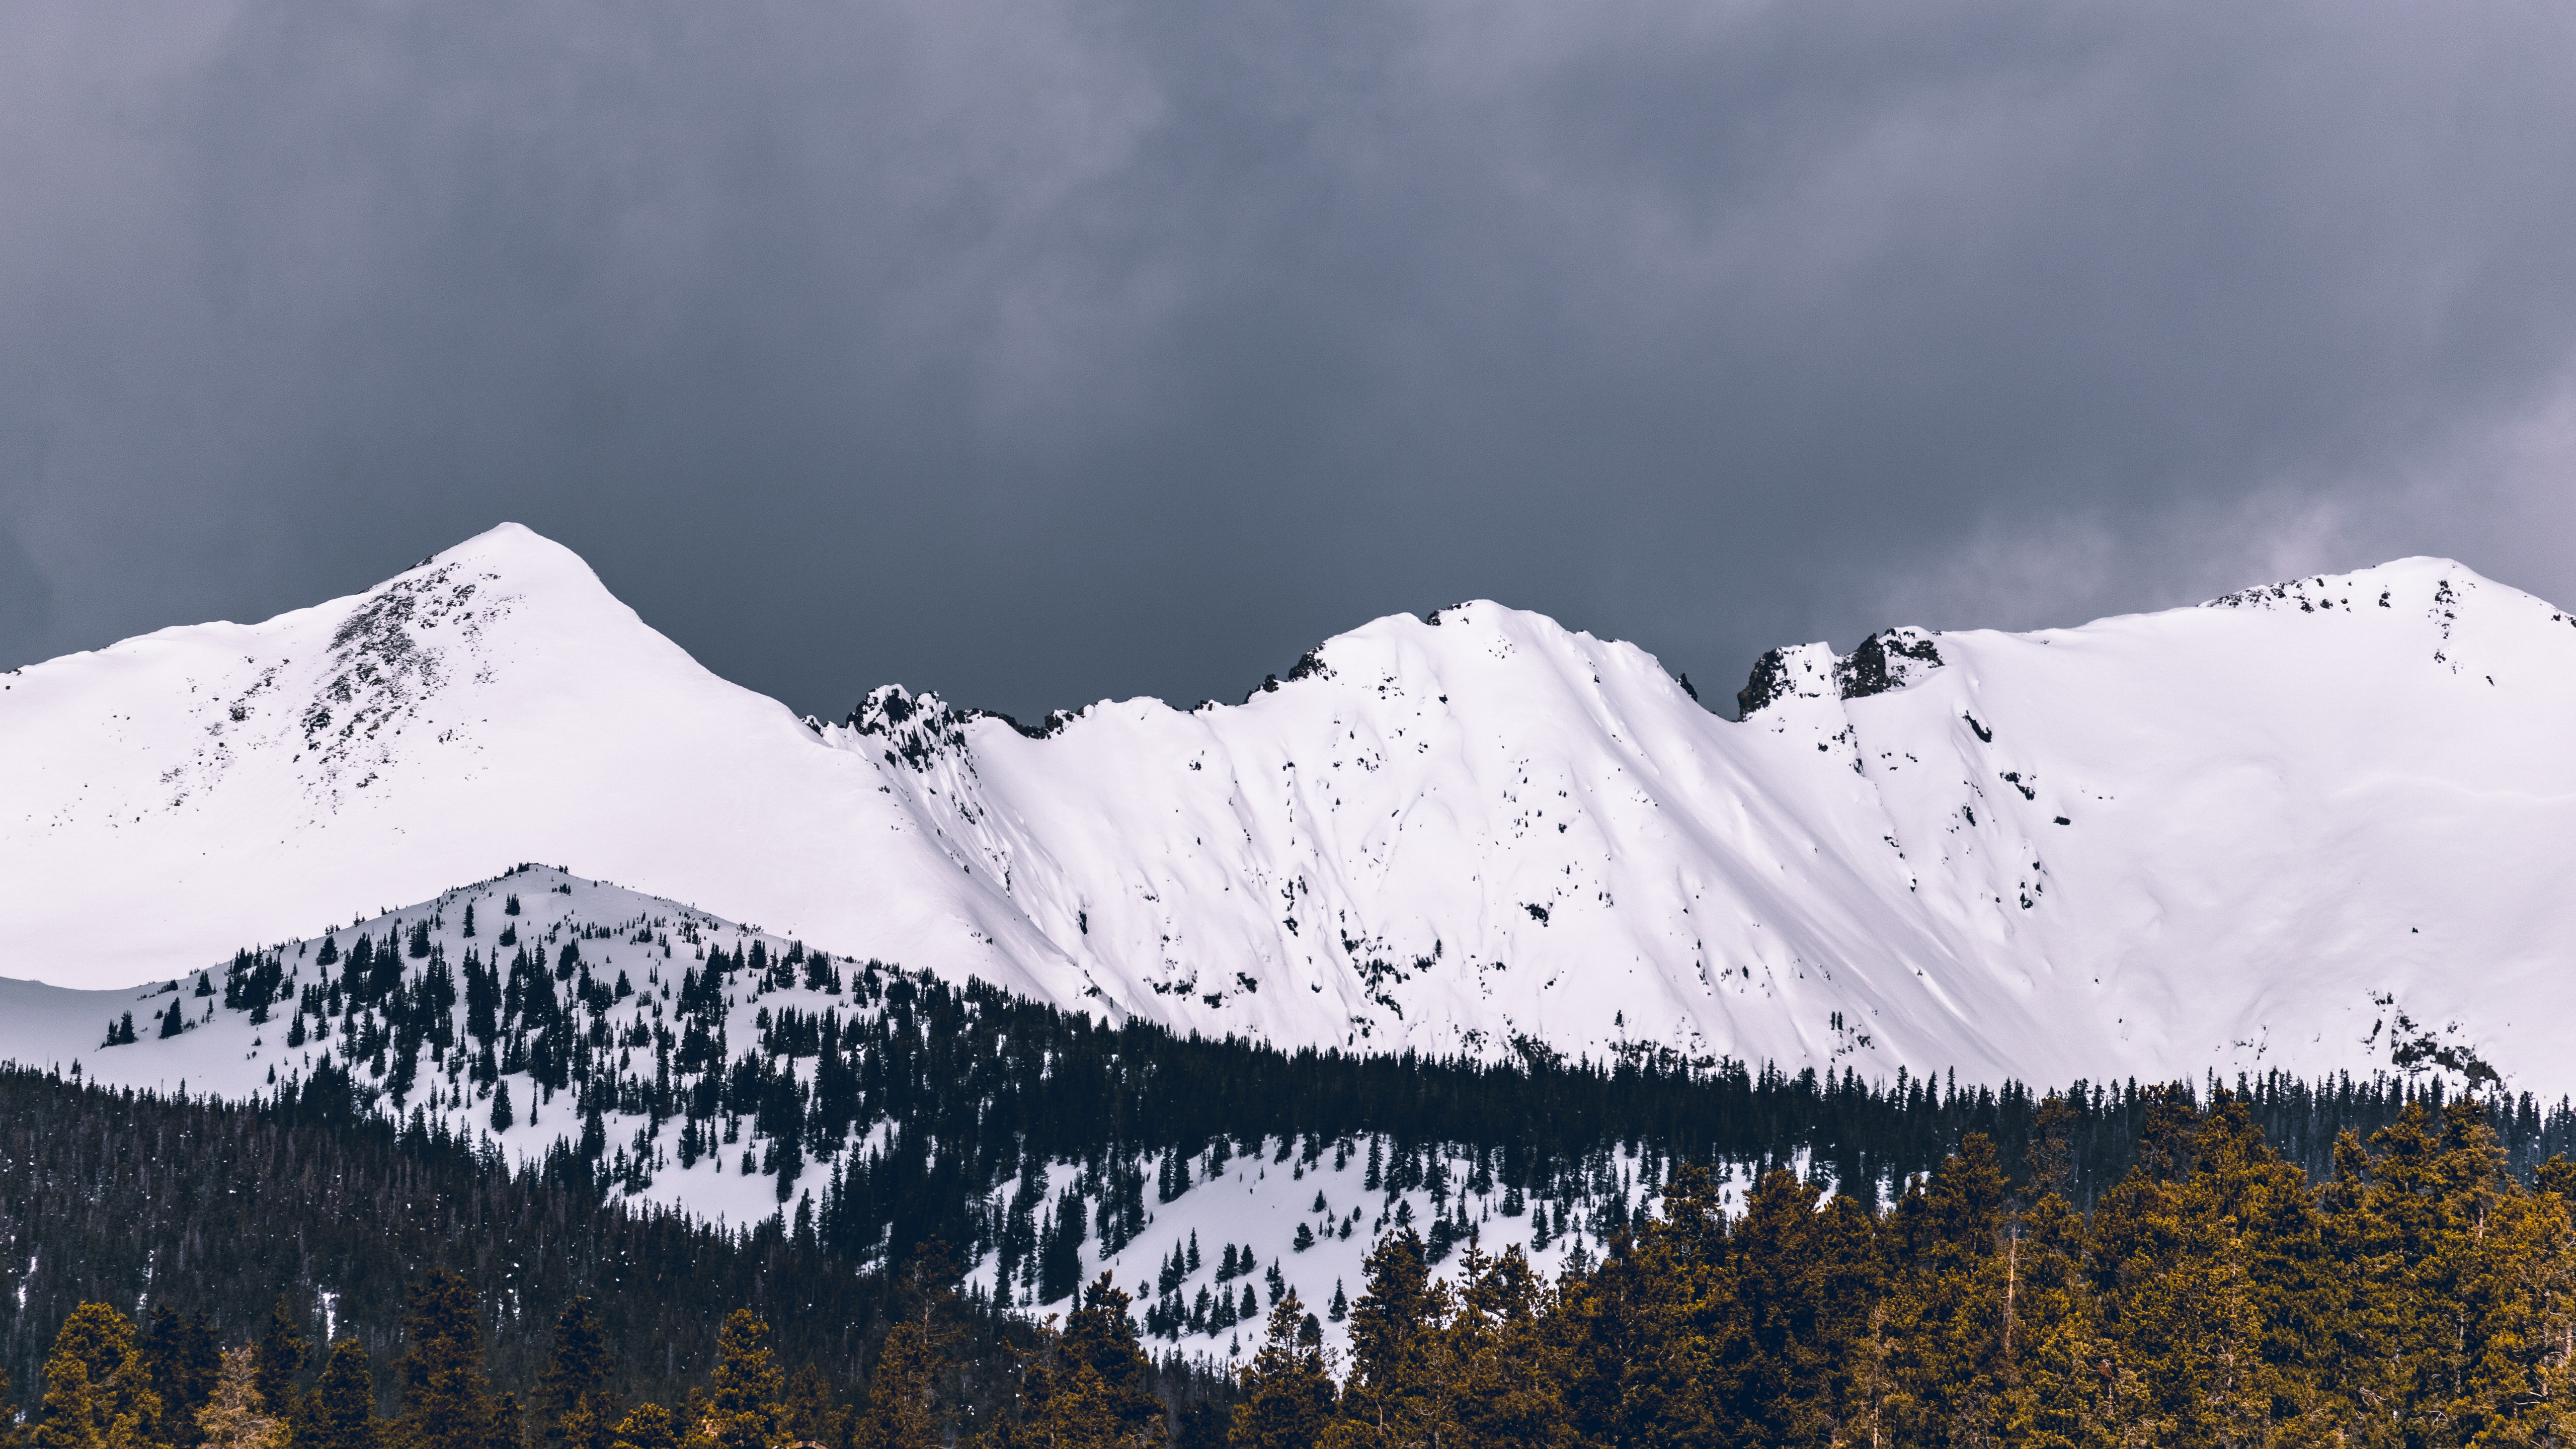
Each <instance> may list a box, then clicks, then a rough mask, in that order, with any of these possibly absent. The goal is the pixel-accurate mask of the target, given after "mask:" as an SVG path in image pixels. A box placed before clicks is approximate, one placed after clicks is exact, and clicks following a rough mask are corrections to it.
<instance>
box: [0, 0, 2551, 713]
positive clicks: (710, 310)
mask: <svg viewBox="0 0 2576 1449" xmlns="http://www.w3.org/2000/svg"><path fill="white" fill-rule="evenodd" d="M2571 469H2576V7H2570V6H2568V5H2566V4H2564V3H2563V0H2549V3H2531V4H2520V3H2514V0H2481V3H2480V4H2478V5H2475V6H2432V5H2426V4H2422V3H2406V4H2374V3H2368V0H2331V3H2319V4H2311V5H2298V4H2265V3H2254V4H2248V3H2244V0H2224V3H2210V4H2191V3H2175V4H2109V5H2084V4H2067V3H2064V0H2045V3H2038V0H2034V3H2011V0H1883V3H1874V4H1844V3H1834V0H1796V3H1783V4H1776V5H1774V4H1737V3H1664V0H1236V3H1227V4H1220V5H1206V4H1191V3H1181V0H1163V3H1134V0H855V3H844V0H804V3H757V0H728V3H724V4H715V5H710V4H706V3H703V0H685V3H683V0H669V3H665V0H420V3H411V0H348V3H332V4H322V5H315V4H233V3H196V4H189V3H174V0H152V3H149V4H133V5H129V4H120V3H114V0H63V3H53V0H15V3H12V4H10V5H8V6H6V7H0V665H11V664H19V663H25V662H28V661H31V660H35V659H39V658H44V657H47V656H50V655H53V654H56V653H60V652H64V651H67V650H71V649H78V648H88V647H94V646H97V645H100V644H104V643H107V642H109V641H111V640H114V639H116V638H119V637H121V636H124V635H127V634H132V633H136V632H140V631H143V630H147V629H151V628H156V627H159V626H162V625H165V624H171V623H182V622H192V621H196V620H201V619H208V618H236V619H252V618H262V617H266V616H267V615H269V614H272V613H274V612H277V611H279V610H282V609H287V608H291V607H296V606H299V605H302V604H306V603H310V602H314V601H317V600H319V599H322V598H325V597H328V596H331V595H334V594H340V593H346V592H349V591H352V590H355V589H358V588H362V587H364V586H365V585H367V584H369V583H371V582H373V581H374V580H376V579H378V578H381V577H383V576H384V575H386V574H388V573H391V572H394V571H396V570H398V569H400V568H402V567H405V566H407V565H409V564H411V563H413V562H415V561H417V560H418V559H419V558H420V557H421V556H423V555H424V554H427V553H430V552H432V551H434V550H436V549H439V548H443V547H445V546H447V545H448V544H450V543H453V542H455V541H457V540H458V539H460V538H463V537H465V536H467V535H470V534H472V533H475V532H478V531H480V530H482V529H484V528H487V527H489V526H491V525H492V524H493V523H495V522H498V521H500V520H503V519H516V520H519V521H521V522H523V523H526V524H528V525H530V526H531V527H534V528H536V529H538V530H539V531H541V532H544V533H546V534H548V535H551V536H552V537H554V538H557V539H559V540H561V541H563V542H564V543H566V544H568V545H570V546H571V547H573V548H574V549H576V550H578V551H579V552H581V553H582V554H583V555H584V556H585V557H587V558H588V559H589V560H590V561H591V563H592V565H593V566H594V567H595V568H597V569H598V571H599V572H600V574H601V575H602V576H603V577H604V578H605V579H606V581H607V582H608V584H609V586H610V587H611V588H612V589H614V590H615V591H616V592H617V593H618V594H619V595H621V596H622V597H624V598H625V599H626V600H627V601H628V602H629V603H631V604H633V605H634V606H635V607H636V608H637V609H638V610H639V611H640V612H641V613H642V614H643V615H644V617H645V618H646V619H647V620H648V621H650V622H651V623H653V624H654V625H656V626H658V627H659V628H661V629H662V630H663V631H664V632H666V633H668V634H670V635H671V636H672V637H674V638H675V639H677V640H678V641H679V642H680V643H682V644H683V645H685V646H686V647H688V648H689V649H690V650H691V651H693V652H694V653H695V654H696V655H697V656H698V657H699V658H700V659H701V660H702V661H704V662H705V663H706V664H707V665H708V666H709V667H711V668H713V669H715V670H717V671H718V672H720V673H722V674H725V675H727V676H729V677H731V678H733V679H736V680H739V681H741V682H743V683H745V684H748V685H751V686H753V687H755V688H758V689H761V690H764V691H767V692H769V693H771V694H774V695H777V696H779V697H780V698H782V699H784V700H786V701H787V702H788V703H790V704H792V705H794V706H795V707H797V708H799V709H803V710H813V711H817V712H824V713H831V714H834V715H837V714H838V713H839V712H840V711H842V710H845V709H846V708H847V707H848V705H849V704H850V702H851V701H852V700H854V699H855V698H856V697H857V696H858V694H859V693H860V692H861V691H863V690H864V689H865V688H866V687H867V686H869V685H871V684H874V683H879V682H884V681H889V680H901V681H903V682H905V683H908V684H911V685H913V686H915V687H930V688H936V689H938V690H940V691H941V692H942V693H945V694H947V695H949V696H951V697H952V698H955V699H957V700H959V701H961V702H964V703H969V704H978V705H985V706H989V707H994V708H1002V709H1009V710H1013V711H1015V712H1018V713H1021V714H1022V715H1024V716H1026V715H1030V714H1035V713H1040V712H1043V711H1044V710H1046V709H1047V708H1049V707H1054V706H1070V705H1078V704H1080V703H1083V702H1085V701H1088V700H1092V699H1097V698H1101V697H1104V696H1117V697H1123V696H1126V695H1131V694H1138V693H1149V694H1157V695H1162V696H1164V697H1166V698H1169V699H1172V700H1174V701H1175V702H1177V703H1186V702H1188V701H1190V700H1194V699H1197V698H1199V697H1201V696H1208V695H1214V696H1220V697H1224V698H1227V699H1233V698H1239V697H1240V696H1241V695H1242V693H1243V691H1244V690H1245V689H1246V688H1247V687H1249V686H1250V685H1252V684H1253V683H1255V682H1257V681H1258V680H1259V678H1260V676H1261V675H1262V674H1263V673H1264V672H1266V671H1270V670H1279V669H1283V668H1284V667H1285V666H1286V665H1287V664H1288V663H1289V662H1291V661H1292V660H1294V659H1295V657H1296V656H1297V654H1298V652H1299V651H1300V650H1302V649H1303V648H1305V647H1307V646H1308V645H1311V644H1312V643H1314V642H1315V641H1316V640H1318V639H1321V638H1323V637H1325V636H1326V635H1329V634H1332V633H1335V632H1338V631H1340V630H1343V629H1346V628H1350V627H1353V626H1355V625H1357V624H1359V623H1361V622H1363V621H1365V620H1367V619H1369V618H1372V617H1374V616H1377V615H1380V614H1384V613H1389V612H1393V611H1397V610H1410V611H1413V612H1417V613H1419V612H1422V611H1424V610H1427V609H1430V608H1434V607H1437V606H1440V605H1443V604H1447V603H1450V602H1453V601H1456V600H1459V599H1462V598H1468V597H1479V596H1482V597H1492V598H1497V599H1501V600H1503V601H1505V602H1508V603H1512V604H1516V605H1519V606H1522V607H1526V608H1534V609H1539V610H1543V611H1546V612H1548V613H1550V614H1553V615H1555V616H1556V617H1558V618H1560V619H1562V620H1564V621H1565V622H1566V623H1568V624H1570V625H1573V626H1576V627H1579V628H1584V629H1588V630H1590V631H1592V632H1593V633H1596V634H1602V635H1609V636H1616V637H1621V638H1627V639H1632V640H1635V641H1637V642H1639V643H1641V644H1643V645H1645V646H1646V647H1648V648H1650V649H1652V650H1654V651H1655V652H1656V653H1657V654H1659V655H1661V656H1662V657H1663V659H1664V660H1665V662H1666V664H1667V665H1668V666H1669V667H1671V668H1674V669H1677V670H1687V671H1689V672H1690V673H1691V674H1692V676H1693V679H1694V680H1695V681H1696V682H1698V683H1699V684H1701V685H1702V687H1703V693H1704V694H1706V695H1708V696H1709V697H1710V699H1711V701H1712V703H1714V702H1716V701H1717V700H1718V699H1719V698H1721V697H1723V696H1725V695H1727V694H1731V692H1732V690H1733V689H1734V688H1735V687H1736V686H1737V685H1738V684H1740V683H1741V682H1742V679H1743V674H1744V671H1745V669H1746V667H1747V665H1749V663H1750V662H1751V660H1752V658H1753V656H1754V655H1755V654H1756V653H1758V652H1759V651H1760V650H1762V649H1764V648H1766V647H1769V646H1771V645H1773V644H1777V643H1784V642H1791V641H1797V640H1805V639H1815V638H1828V639H1831V640H1833V641H1834V642H1835V643H1836V644H1837V645H1838V646H1840V647H1845V648H1847V647H1849V645H1850V644H1851V643H1852V642H1853V641H1855V640H1856V639H1857V638H1858V637H1860V636H1861V635H1862V634H1864V633H1865V632H1867V631H1868V630H1870V629H1872V628H1875V627H1878V626H1880V625H1884V624H1889V623H1898V622H1908V623H1920V624H1925V625H1930V626H1933V627H1944V628H1955V627H1971V626H1980V625H1991V626H2007V627H2031V626H2037V625H2043V624H2061V623H2075V622H2080V621H2082V620H2084V619H2087V618H2091V617H2095V616H2098V615H2101V614H2105V613H2115V612H2123V611H2128V610H2133V609H2143V608H2153V607H2162V606H2167V605H2172V604H2176V603H2185V602H2191V601H2195V600H2198V599H2201V598H2204V597H2207V596H2209V595H2211V594H2214V593H2217V592H2222V591H2224V590H2226V589H2229V588H2233V587H2237V586H2240V585H2244V584H2249V583H2255V582H2260V581H2267V580H2270V579H2273V578H2277V577H2284V576H2288V575H2291V574H2297V573H2304V572H2316V571H2320V570H2334V569H2341V568H2349V567H2354V566H2359V565H2364V564H2369V563H2373V562H2377V561H2380V560H2382V559H2384V558H2388V557H2394V556H2398V555H2402V554H2409V553H2446V554H2450V555H2453V556H2455V557H2458V558H2460V559H2462V560H2464V561H2465V562H2467V563H2468V564H2469V565H2471V566H2472V567H2474V568H2476V569H2478V570H2479V571H2481V572H2484V573H2486V574H2488V575H2490V576H2493V577H2496V578H2499V579H2502V580H2504V581H2506V582H2509V583H2513V584H2517V585H2520V586H2522V587H2524V588H2528V589H2531V590H2534V591H2535V592H2539V593H2542V594H2545V595H2550V596H2552V597H2554V598H2556V599H2559V600H2561V601H2565V602H2571V603H2576V547H2572V546H2571V543H2570V539H2571V535H2576V487H2571ZM1712 686H1714V687H1712Z"/></svg>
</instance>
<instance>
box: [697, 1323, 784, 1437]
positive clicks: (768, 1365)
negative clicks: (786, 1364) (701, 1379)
mask: <svg viewBox="0 0 2576 1449" xmlns="http://www.w3.org/2000/svg"><path fill="white" fill-rule="evenodd" d="M768 1337H769V1325H768V1324H766V1323H763V1322H761V1321H760V1318H759V1316H758V1315H757V1314H754V1313H753V1312H752V1311H751V1310H750V1309H748V1308H737V1309H735V1310H734V1311H733V1312H732V1313H731V1314H729V1315H727V1316H726V1318H725V1321H724V1327H723V1328H722V1329H721V1330H719V1331H718V1332H717V1334H716V1371H715V1375H714V1380H713V1382H712V1383H711V1384H710V1385H709V1387H708V1392H707V1396H706V1412H705V1414H704V1416H703V1417H701V1418H699V1419H697V1420H696V1421H695V1422H693V1423H691V1424H690V1425H689V1434H688V1439H687V1444H688V1449H771V1446H772V1445H773V1444H775V1443H776V1442H777V1440H778V1412H779V1404H778V1394H779V1389H780V1387H781V1385H780V1381H779V1374H778V1365H777V1363H776V1361H775V1360H774V1359H773V1358H772V1357H771V1354H770V1351H769V1347H768V1345H767V1343H766V1340H767V1339H768Z"/></svg>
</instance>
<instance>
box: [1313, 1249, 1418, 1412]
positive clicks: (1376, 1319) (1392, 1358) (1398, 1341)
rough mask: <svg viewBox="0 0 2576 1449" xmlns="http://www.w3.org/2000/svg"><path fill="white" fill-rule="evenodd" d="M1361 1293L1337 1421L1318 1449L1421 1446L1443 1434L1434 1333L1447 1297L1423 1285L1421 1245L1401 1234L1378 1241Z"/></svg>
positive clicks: (1354, 1312) (1353, 1309) (1355, 1307)
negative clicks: (1347, 1378)
mask: <svg viewBox="0 0 2576 1449" xmlns="http://www.w3.org/2000/svg"><path fill="white" fill-rule="evenodd" d="M1366 1266H1367V1269H1368V1286H1367V1288H1366V1290H1365V1291H1363V1292H1362V1293H1361V1294H1360V1298H1359V1301H1358V1302H1356V1303H1354V1304H1352V1305H1351V1317H1350V1323H1351V1371H1350V1378H1349V1380H1348V1381H1347V1382H1346V1383H1345V1384H1344V1385H1343V1388H1342V1417H1341V1418H1340V1419H1339V1420H1338V1421H1336V1422H1335V1423H1334V1424H1333V1425H1332V1427H1331V1428H1329V1429H1327V1430H1326V1431H1325V1434H1324V1438H1323V1443H1324V1445H1325V1446H1326V1449H1397V1446H1402V1445H1413V1444H1429V1443H1431V1442H1432V1441H1433V1439H1434V1436H1436V1435H1440V1434H1441V1432H1442V1430H1444V1429H1446V1428H1448V1427H1449V1425H1448V1424H1447V1422H1446V1419H1447V1416H1446V1412H1445V1411H1446V1408H1447V1402H1446V1400H1447V1386H1446V1385H1445V1384H1444V1383H1443V1382H1442V1380H1441V1375H1440V1369H1441V1363H1440V1358H1439V1353H1438V1348H1439V1344H1438V1338H1437V1330H1438V1329H1439V1327H1440V1325H1441V1323H1442V1322H1443V1321H1444V1320H1445V1319H1446V1318H1447V1312H1446V1299H1447V1292H1448V1290H1447V1289H1446V1288H1445V1287H1444V1286H1443V1285H1440V1284H1438V1283H1435V1282H1433V1281H1432V1279H1431V1274H1430V1270H1429V1269H1428V1267H1427V1266H1426V1265H1425V1264H1424V1262H1423V1258H1422V1239H1421V1237H1420V1236H1419V1235H1417V1234H1416V1233H1415V1232H1414V1231H1413V1230H1412V1229H1411V1228H1401V1229H1398V1230H1396V1231H1395V1232H1391V1233H1389V1234H1387V1235H1386V1236H1385V1237H1383V1238H1380V1239H1379V1240H1378V1244H1377V1246H1376V1247H1375V1248H1374V1249H1372V1250H1370V1252H1369V1255H1368V1259H1367V1263H1366Z"/></svg>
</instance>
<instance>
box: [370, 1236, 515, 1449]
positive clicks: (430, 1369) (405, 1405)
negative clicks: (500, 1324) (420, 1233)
mask: <svg viewBox="0 0 2576 1449" xmlns="http://www.w3.org/2000/svg"><path fill="white" fill-rule="evenodd" d="M480 1312H481V1303H480V1300H479V1299H478V1298H477V1296H476V1295H475V1292H474V1290H473V1288H472V1287H470V1286H468V1285H467V1283H466V1281H465V1280H464V1279H463V1278H460V1277H458V1276H457V1275H456V1274H455V1273H453V1272H450V1271H449V1270H447V1269H444V1268H440V1269H435V1270H432V1271H431V1272H430V1273H429V1274H428V1275H427V1276H425V1277H423V1278H422V1279H420V1280H419V1281H418V1282H416V1283H414V1284H413V1285H412V1289H411V1302H410V1304H409V1308H408V1311H407V1312H406V1313H405V1314H404V1316H403V1341H404V1347H403V1355H402V1358H401V1359H400V1360H399V1361H398V1362H397V1363H396V1365H395V1376H396V1378H397V1380H398V1381H399V1383H400V1385H401V1407H400V1408H399V1409H398V1410H397V1412H396V1413H395V1415H394V1419H393V1423H392V1425H391V1426H390V1433H391V1436H392V1438H393V1445H394V1449H490V1445H491V1439H492V1428H493V1417H494V1416H493V1405H492V1403H491V1401H490V1399H489V1398H488V1396H487V1395H486V1392H485V1387H484V1377H483V1334H482V1329H481V1327H480V1323H479V1318H480Z"/></svg>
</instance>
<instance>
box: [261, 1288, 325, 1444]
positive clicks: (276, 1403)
mask: <svg viewBox="0 0 2576 1449" xmlns="http://www.w3.org/2000/svg"><path fill="white" fill-rule="evenodd" d="M309 1357H311V1348H310V1346H309V1345H308V1344H306V1342H305V1341H304V1332H303V1330H302V1329H301V1328H299V1327H298V1326H297V1325H296V1322H295V1310H294V1309H292V1308H290V1307H288V1306H287V1302H286V1298H285V1295H283V1294H280V1295H279V1296H278V1299H277V1301H276V1302H275V1303H272V1304H270V1305H269V1310H268V1325H267V1327H266V1328H264V1329H263V1330H262V1331H261V1333H260V1337H259V1346H258V1348H257V1350H256V1351H255V1353H254V1356H253V1360H252V1362H253V1363H254V1364H255V1365H256V1367H257V1370H258V1374H259V1377H258V1379H257V1381H256V1384H257V1387H258V1389H259V1401H260V1403H261V1404H263V1405H265V1406H266V1407H267V1410H268V1412H270V1413H271V1414H274V1415H276V1416H277V1418H278V1420H279V1421H280V1422H281V1423H292V1422H293V1421H294V1419H295V1409H296V1403H295V1398H296V1394H295V1377H296V1375H298V1374H300V1373H302V1372H303V1371H304V1364H305V1360H306V1359H308V1358H309Z"/></svg>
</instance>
